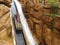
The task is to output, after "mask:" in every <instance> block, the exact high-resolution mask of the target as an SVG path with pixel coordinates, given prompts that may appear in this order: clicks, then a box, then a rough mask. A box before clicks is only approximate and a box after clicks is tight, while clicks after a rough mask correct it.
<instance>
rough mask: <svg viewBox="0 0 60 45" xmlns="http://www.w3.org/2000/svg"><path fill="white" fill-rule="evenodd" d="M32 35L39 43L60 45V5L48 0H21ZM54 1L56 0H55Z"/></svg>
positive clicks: (42, 44)
mask: <svg viewBox="0 0 60 45" xmlns="http://www.w3.org/2000/svg"><path fill="white" fill-rule="evenodd" d="M19 1H20V2H21V4H23V12H24V14H25V17H26V19H27V22H28V25H29V27H30V29H31V32H32V35H33V37H34V38H35V40H36V41H37V42H38V44H39V45H60V43H59V42H60V24H59V23H60V12H59V10H60V7H59V4H60V3H59V0H55V1H56V2H58V6H57V8H55V7H56V5H54V4H55V3H56V2H55V3H54V2H53V3H54V4H53V6H54V7H53V6H52V5H51V4H50V3H51V1H50V2H48V0H42V2H41V3H40V2H39V0H19ZM53 1H54V0H53ZM56 9H57V10H56Z"/></svg>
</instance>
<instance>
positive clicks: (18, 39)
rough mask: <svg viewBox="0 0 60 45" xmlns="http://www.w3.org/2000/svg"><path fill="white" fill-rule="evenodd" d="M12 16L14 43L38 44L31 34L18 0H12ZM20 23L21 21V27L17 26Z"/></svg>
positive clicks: (23, 44) (22, 44)
mask: <svg viewBox="0 0 60 45" xmlns="http://www.w3.org/2000/svg"><path fill="white" fill-rule="evenodd" d="M10 18H11V25H12V35H13V41H14V45H38V44H37V42H36V41H35V40H34V38H33V36H32V34H31V31H30V28H29V26H28V23H27V21H26V18H25V16H24V14H23V11H22V6H21V4H20V3H19V2H18V1H17V0H12V4H11V10H10ZM18 23H21V27H20V28H19V29H17V27H16V26H18Z"/></svg>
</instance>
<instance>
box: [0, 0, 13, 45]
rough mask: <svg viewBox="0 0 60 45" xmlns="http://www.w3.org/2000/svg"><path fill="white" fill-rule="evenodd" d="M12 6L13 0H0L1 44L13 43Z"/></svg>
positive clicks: (8, 44) (10, 44) (11, 44)
mask: <svg viewBox="0 0 60 45" xmlns="http://www.w3.org/2000/svg"><path fill="white" fill-rule="evenodd" d="M10 6H11V0H0V40H2V42H1V41H0V45H13V41H12V40H13V38H12V27H11V24H10ZM7 40H8V41H7ZM4 41H5V42H4ZM9 41H10V42H9Z"/></svg>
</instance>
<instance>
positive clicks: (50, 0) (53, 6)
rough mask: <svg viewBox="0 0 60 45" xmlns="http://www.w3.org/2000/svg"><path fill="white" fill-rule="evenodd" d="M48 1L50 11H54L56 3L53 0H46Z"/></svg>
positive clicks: (56, 7) (56, 8)
mask: <svg viewBox="0 0 60 45" xmlns="http://www.w3.org/2000/svg"><path fill="white" fill-rule="evenodd" d="M48 3H49V4H50V5H51V11H52V13H56V12H57V10H58V3H57V2H56V1H55V0H48Z"/></svg>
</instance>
